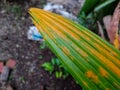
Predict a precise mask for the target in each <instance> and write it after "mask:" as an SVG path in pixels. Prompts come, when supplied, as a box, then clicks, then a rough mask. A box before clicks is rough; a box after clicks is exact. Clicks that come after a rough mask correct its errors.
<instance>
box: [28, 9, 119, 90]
mask: <svg viewBox="0 0 120 90" xmlns="http://www.w3.org/2000/svg"><path fill="white" fill-rule="evenodd" d="M29 13H30V15H31V16H32V20H33V22H34V24H35V25H36V27H37V28H38V30H39V31H40V33H41V34H42V35H43V38H44V39H45V41H46V42H47V43H48V45H49V47H50V49H51V50H52V51H53V52H54V53H55V55H56V56H57V57H58V58H59V59H60V60H61V62H62V64H63V65H64V66H65V67H66V69H67V70H68V71H69V73H70V74H71V75H72V76H73V77H74V79H75V80H76V81H77V82H78V83H79V85H80V86H82V87H83V88H84V89H85V90H88V89H91V90H98V89H100V90H115V89H120V52H119V51H118V50H117V49H115V48H114V47H113V46H112V45H110V44H109V43H108V42H106V41H105V40H103V39H101V38H100V37H99V36H97V35H95V34H94V33H92V32H91V31H89V30H88V29H86V28H84V27H82V26H81V25H79V24H77V23H74V22H73V21H71V20H69V19H66V18H64V17H62V16H60V15H57V14H53V13H50V12H48V11H43V10H41V9H37V8H31V9H30V10H29Z"/></svg>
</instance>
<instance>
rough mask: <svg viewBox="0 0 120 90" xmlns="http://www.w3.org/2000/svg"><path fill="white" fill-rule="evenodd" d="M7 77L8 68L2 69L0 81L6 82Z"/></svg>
mask: <svg viewBox="0 0 120 90" xmlns="http://www.w3.org/2000/svg"><path fill="white" fill-rule="evenodd" d="M8 75H9V68H8V67H7V66H4V67H3V70H2V73H1V75H0V80H1V81H7V79H8Z"/></svg>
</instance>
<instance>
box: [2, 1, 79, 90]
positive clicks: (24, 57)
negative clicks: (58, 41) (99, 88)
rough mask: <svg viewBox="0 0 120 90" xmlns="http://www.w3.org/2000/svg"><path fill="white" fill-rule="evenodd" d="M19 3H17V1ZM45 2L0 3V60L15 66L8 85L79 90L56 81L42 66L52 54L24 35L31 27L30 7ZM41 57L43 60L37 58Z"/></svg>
mask: <svg viewBox="0 0 120 90" xmlns="http://www.w3.org/2000/svg"><path fill="white" fill-rule="evenodd" d="M19 1H20V0H19ZM43 4H44V2H43V1H42V0H40V1H39V2H37V3H33V2H32V3H31V2H24V3H21V2H20V3H16V2H13V1H12V2H4V3H3V2H2V1H0V60H1V61H3V62H6V61H7V60H8V59H9V58H12V59H14V60H15V61H16V62H17V64H16V66H15V68H14V69H13V70H11V73H10V75H9V78H8V81H7V83H9V84H10V85H12V87H14V89H15V90H81V87H80V86H79V85H77V84H76V83H75V81H74V79H73V78H72V77H71V76H69V77H67V78H66V79H56V78H55V76H54V75H53V74H52V75H50V74H49V73H48V72H46V71H45V70H44V69H43V68H42V67H41V65H42V64H43V63H44V62H46V61H49V60H50V59H51V58H52V57H54V54H53V53H52V52H51V51H50V50H49V49H48V48H45V49H43V50H40V49H39V46H40V43H39V42H36V41H31V40H28V38H27V31H28V29H29V26H31V25H33V24H32V22H31V20H30V17H29V15H28V13H27V12H28V8H30V7H32V6H36V7H40V8H42V6H43ZM40 56H42V57H43V58H42V59H39V57H40Z"/></svg>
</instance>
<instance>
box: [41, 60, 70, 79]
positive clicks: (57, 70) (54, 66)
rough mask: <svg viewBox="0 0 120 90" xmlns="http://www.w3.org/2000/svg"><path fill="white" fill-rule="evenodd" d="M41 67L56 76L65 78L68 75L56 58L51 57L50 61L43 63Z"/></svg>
mask: <svg viewBox="0 0 120 90" xmlns="http://www.w3.org/2000/svg"><path fill="white" fill-rule="evenodd" d="M42 67H43V68H44V69H45V70H46V71H48V72H49V73H50V74H52V73H53V74H54V75H55V77H56V78H64V79H65V78H66V77H67V76H68V75H69V73H68V72H67V70H66V69H65V67H64V66H63V65H62V63H61V62H60V60H59V59H58V58H52V59H51V61H50V62H45V63H43V64H42Z"/></svg>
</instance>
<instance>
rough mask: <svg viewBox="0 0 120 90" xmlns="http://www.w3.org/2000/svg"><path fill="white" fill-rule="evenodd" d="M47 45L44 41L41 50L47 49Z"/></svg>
mask: <svg viewBox="0 0 120 90" xmlns="http://www.w3.org/2000/svg"><path fill="white" fill-rule="evenodd" d="M46 46H47V45H46V43H45V42H44V41H43V42H42V43H41V45H40V47H39V48H40V49H45V47H46Z"/></svg>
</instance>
